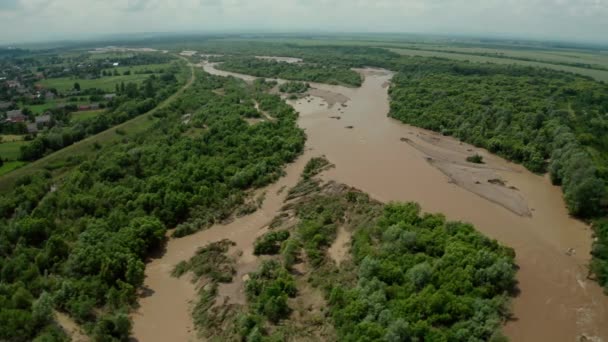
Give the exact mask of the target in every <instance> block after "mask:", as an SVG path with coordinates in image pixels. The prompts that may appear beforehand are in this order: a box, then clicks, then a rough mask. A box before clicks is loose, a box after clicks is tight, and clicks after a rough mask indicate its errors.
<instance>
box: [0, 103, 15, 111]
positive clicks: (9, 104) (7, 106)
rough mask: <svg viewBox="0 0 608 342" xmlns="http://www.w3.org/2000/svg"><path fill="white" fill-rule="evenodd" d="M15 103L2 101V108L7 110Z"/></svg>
mask: <svg viewBox="0 0 608 342" xmlns="http://www.w3.org/2000/svg"><path fill="white" fill-rule="evenodd" d="M12 105H13V103H12V102H8V101H7V102H0V110H5V109H7V108H9V107H10V106H12Z"/></svg>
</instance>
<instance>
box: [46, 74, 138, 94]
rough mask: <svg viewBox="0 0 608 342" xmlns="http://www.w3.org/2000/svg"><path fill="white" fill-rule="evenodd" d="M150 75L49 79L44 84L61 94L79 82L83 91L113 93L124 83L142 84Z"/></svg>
mask: <svg viewBox="0 0 608 342" xmlns="http://www.w3.org/2000/svg"><path fill="white" fill-rule="evenodd" d="M149 76H150V75H146V74H141V75H126V76H125V75H120V76H104V77H101V78H97V79H91V80H86V79H80V78H74V77H60V78H48V79H45V80H42V81H41V82H40V84H42V85H43V86H44V87H46V88H56V89H57V90H58V91H59V92H68V91H70V90H72V89H73V88H74V83H76V82H78V83H79V84H80V87H81V89H88V88H97V89H103V90H104V91H107V92H113V91H114V90H115V89H116V85H117V84H119V85H120V83H122V82H124V83H129V82H133V83H137V84H141V83H142V82H143V81H144V80H145V79H146V78H148V77H149Z"/></svg>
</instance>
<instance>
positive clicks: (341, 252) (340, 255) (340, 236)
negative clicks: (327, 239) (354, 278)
mask: <svg viewBox="0 0 608 342" xmlns="http://www.w3.org/2000/svg"><path fill="white" fill-rule="evenodd" d="M351 236H352V234H351V232H349V231H348V230H346V228H344V227H342V226H340V227H338V231H337V234H336V240H334V243H333V244H332V245H331V246H330V247H329V249H328V250H327V254H328V255H329V256H330V257H331V258H332V259H333V260H334V261H335V262H336V264H337V265H338V266H339V265H340V264H341V263H342V261H344V260H345V259H346V258H347V257H348V248H349V245H350V238H351Z"/></svg>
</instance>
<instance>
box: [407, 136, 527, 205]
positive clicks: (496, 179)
mask: <svg viewBox="0 0 608 342" xmlns="http://www.w3.org/2000/svg"><path fill="white" fill-rule="evenodd" d="M418 138H419V139H420V140H422V142H424V143H425V144H422V143H416V142H414V141H412V140H411V139H408V138H402V139H401V141H403V142H405V143H407V144H409V145H410V146H412V147H414V148H415V149H416V150H418V151H420V152H421V153H423V154H424V155H425V156H426V160H427V162H428V163H429V164H431V165H433V166H434V167H436V168H437V169H438V170H439V171H441V172H442V173H443V174H445V175H446V176H447V177H449V179H450V182H452V183H454V184H456V185H458V186H460V187H462V188H464V189H466V190H468V191H470V192H472V193H474V194H476V195H479V196H481V197H483V198H485V199H487V200H489V201H491V202H493V203H496V204H498V205H500V206H502V207H504V208H506V209H508V210H510V211H512V212H514V213H516V214H517V215H520V216H526V217H530V216H532V211H531V210H530V208H529V206H528V202H527V201H526V199H525V197H524V196H523V195H522V194H521V193H520V192H519V191H518V190H517V188H516V187H512V186H510V187H508V186H507V185H506V182H505V181H504V180H502V179H501V178H500V175H499V174H498V173H497V171H511V170H508V169H506V168H505V167H504V166H501V165H496V164H495V163H493V160H492V159H491V158H487V159H486V163H485V164H474V163H469V162H467V161H466V158H467V156H469V155H471V154H472V150H471V149H470V148H469V149H466V148H465V147H463V145H460V144H459V143H458V142H456V141H454V140H448V139H444V138H442V137H440V136H435V135H430V134H418ZM469 150H471V151H469Z"/></svg>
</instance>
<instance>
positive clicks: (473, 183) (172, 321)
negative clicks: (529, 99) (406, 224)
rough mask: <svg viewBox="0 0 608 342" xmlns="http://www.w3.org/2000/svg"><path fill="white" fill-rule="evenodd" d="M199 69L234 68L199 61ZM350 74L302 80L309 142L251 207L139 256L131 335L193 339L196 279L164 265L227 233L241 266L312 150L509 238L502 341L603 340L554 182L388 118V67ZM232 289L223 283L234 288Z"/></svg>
mask: <svg viewBox="0 0 608 342" xmlns="http://www.w3.org/2000/svg"><path fill="white" fill-rule="evenodd" d="M204 68H205V70H206V71H208V72H211V73H214V74H219V75H233V76H237V77H238V76H239V75H237V74H233V73H226V72H223V71H219V70H216V69H215V68H213V66H212V65H209V64H206V65H204ZM360 72H362V73H363V75H364V76H365V82H364V84H363V86H362V87H361V88H357V89H353V88H346V87H340V86H329V85H322V84H314V83H311V86H312V87H313V88H314V89H313V93H312V94H313V95H314V96H311V97H308V98H304V99H299V100H297V101H292V102H291V103H292V104H293V105H294V107H295V108H296V109H297V110H298V111H299V112H300V115H301V117H300V120H299V125H300V126H301V127H302V128H304V129H305V130H306V133H307V135H308V142H307V146H308V148H309V149H310V151H307V152H306V154H305V155H304V156H302V157H301V158H300V159H298V161H297V162H296V163H294V164H292V165H289V166H288V167H287V169H286V171H287V176H285V177H284V178H282V179H281V180H279V182H277V183H276V184H273V185H271V186H270V187H268V189H267V190H266V191H267V192H266V193H267V195H266V201H265V202H264V204H263V206H262V208H261V209H260V210H259V211H258V212H256V213H254V214H252V215H250V216H247V217H244V218H241V219H238V220H236V221H234V222H233V223H231V224H229V225H225V226H214V227H212V228H211V229H209V230H206V231H203V232H199V233H197V234H195V235H192V236H189V237H186V238H182V239H177V240H174V239H172V240H170V241H169V243H168V245H167V250H166V252H165V254H164V255H163V256H162V258H160V259H156V260H153V261H152V262H151V263H150V264H149V265H148V267H147V269H146V276H147V277H146V281H145V285H146V287H147V288H148V289H149V291H148V292H149V295H148V296H147V297H144V298H142V299H141V300H140V309H139V310H138V311H137V312H136V313H135V314H134V316H133V319H134V336H135V337H136V338H137V339H138V340H140V341H166V340H175V341H177V340H180V341H186V340H192V339H194V337H195V333H194V328H193V327H192V323H191V318H190V302H191V301H194V300H195V298H196V296H195V285H193V284H191V283H190V282H189V281H188V280H187V279H186V278H184V279H175V278H172V277H171V276H170V272H171V269H172V268H173V266H174V265H175V264H177V263H178V262H179V261H181V260H185V259H188V258H190V257H191V256H192V255H193V254H194V252H195V250H196V249H197V248H198V247H201V246H203V245H205V244H207V243H209V242H213V241H218V240H221V239H223V238H229V239H231V240H233V241H235V242H237V248H241V249H242V250H243V254H242V261H239V265H243V266H242V267H243V268H246V267H250V263H251V262H255V258H250V257H252V255H251V248H252V247H251V244H252V242H253V240H254V239H255V237H257V236H258V235H259V234H260V232H262V231H263V230H264V229H265V227H266V225H267V224H268V222H269V221H270V220H271V219H272V217H273V216H274V214H275V213H276V211H277V210H278V209H279V208H280V206H281V203H282V200H283V196H284V194H277V192H278V190H280V189H281V188H282V187H283V186H285V185H287V186H288V187H289V186H293V185H294V184H295V183H296V181H297V179H298V176H299V174H300V172H301V171H302V168H303V166H304V164H305V163H306V161H308V159H309V158H310V156H311V155H326V156H327V158H328V159H329V160H331V161H332V163H334V164H335V166H336V167H335V168H333V169H331V170H329V171H326V172H325V173H324V176H323V177H324V178H326V179H328V180H330V179H331V180H336V181H337V182H340V183H344V184H348V185H350V186H353V187H356V188H359V189H361V190H363V191H365V192H367V193H369V194H370V195H371V196H372V197H374V198H376V199H378V200H381V201H393V200H398V201H416V202H418V203H420V204H421V206H422V208H423V210H425V211H430V212H441V213H444V214H445V215H446V216H447V218H448V219H450V220H463V221H468V222H471V223H473V224H474V225H475V226H476V227H477V228H478V229H479V230H480V231H481V232H482V233H484V234H486V235H487V236H489V237H491V238H495V239H497V240H499V241H500V242H502V243H504V244H506V245H508V246H511V247H513V248H514V249H515V251H516V253H517V263H518V265H519V266H520V270H519V271H518V280H519V288H520V290H521V294H520V295H519V296H518V297H516V298H515V299H514V300H513V316H514V317H513V320H512V321H510V322H508V323H507V324H506V327H505V332H506V334H507V335H508V336H509V337H510V338H511V340H513V341H577V340H579V339H581V338H582V337H583V336H584V337H586V338H587V339H588V340H596V341H600V340H605V339H608V326H607V325H605V324H604V322H606V320H607V318H608V312H607V308H608V298H607V297H606V296H605V295H604V294H603V293H602V290H601V288H600V287H599V286H598V285H597V284H596V283H595V282H593V281H591V280H588V279H587V273H588V272H587V267H586V265H587V263H588V261H589V257H590V256H589V251H590V245H591V231H590V229H589V227H587V226H586V225H585V224H583V223H582V222H580V221H577V220H574V219H572V218H570V217H569V216H568V213H567V211H566V208H565V206H564V202H563V199H562V195H561V191H560V189H559V188H558V187H554V186H552V185H551V184H550V182H549V181H548V179H547V178H546V177H542V176H538V175H535V174H532V173H530V172H528V171H527V170H525V169H524V168H523V167H521V166H519V165H514V164H512V163H509V162H507V161H505V160H503V159H501V158H498V157H496V156H493V155H491V154H489V153H487V152H486V151H483V150H480V149H477V148H475V147H473V146H469V145H466V144H462V143H460V142H458V141H456V140H454V139H451V138H447V137H443V136H440V135H438V134H436V133H433V132H429V131H425V130H421V129H418V128H415V127H411V126H408V125H403V124H401V123H399V122H397V121H395V120H393V119H390V118H388V117H387V116H386V114H387V113H388V110H389V105H388V94H387V86H388V84H389V82H390V79H391V77H392V75H391V73H390V72H388V71H384V70H372V69H366V70H360ZM244 78H245V79H246V80H252V79H253V77H250V76H247V77H244ZM335 94H338V95H339V96H336V95H335ZM328 96H331V97H332V98H333V99H335V103H334V105H328V102H327V99H324V97H328ZM330 102H331V101H330ZM474 153H479V154H480V155H483V156H484V160H485V162H486V164H484V165H472V164H471V163H467V162H466V161H465V160H464V159H465V158H466V157H467V156H468V155H471V154H474ZM239 267H241V266H239ZM239 274H241V272H240V271H239ZM237 279H240V278H238V277H237ZM237 287H238V286H234V289H231V290H230V291H228V292H225V293H233V295H234V296H238V291H240V290H239V289H237ZM227 290H228V289H227ZM228 295H229V294H228Z"/></svg>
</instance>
